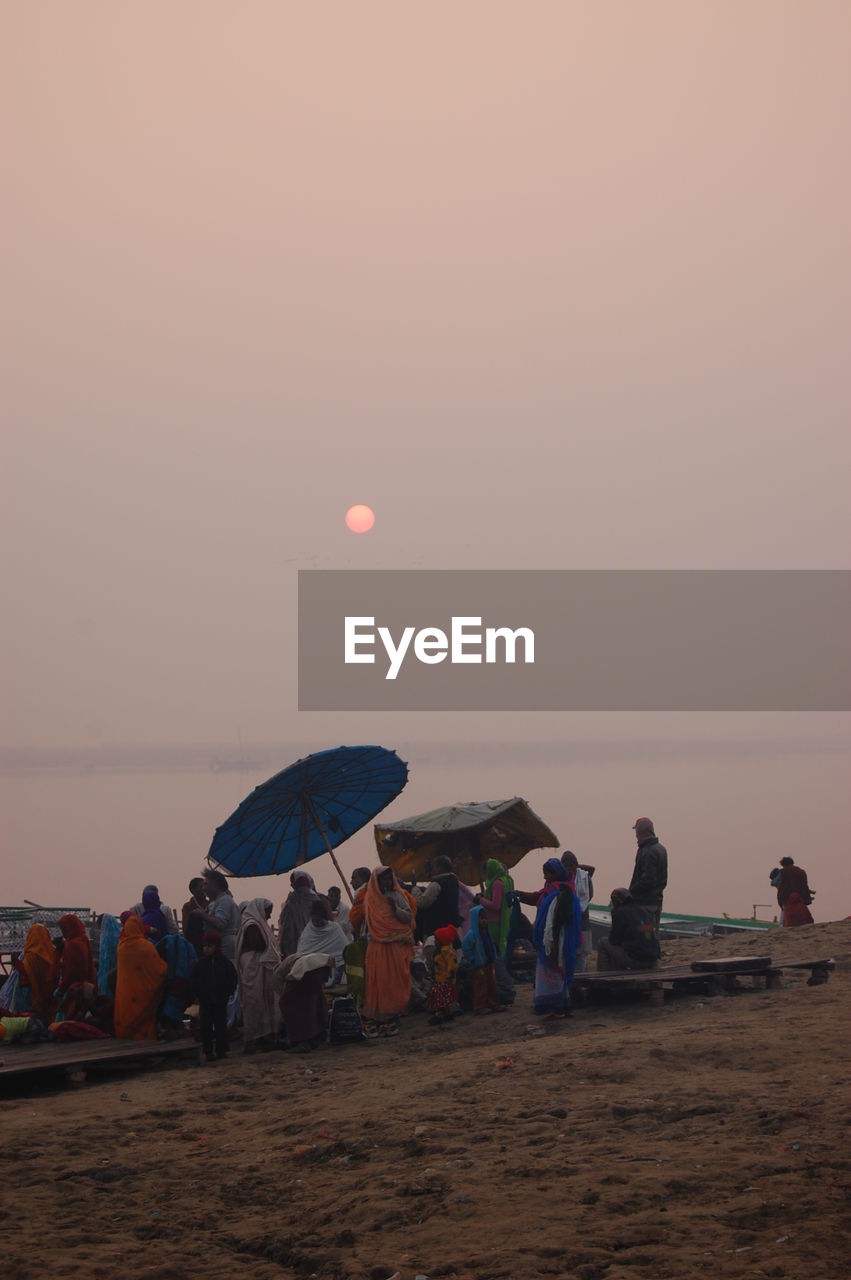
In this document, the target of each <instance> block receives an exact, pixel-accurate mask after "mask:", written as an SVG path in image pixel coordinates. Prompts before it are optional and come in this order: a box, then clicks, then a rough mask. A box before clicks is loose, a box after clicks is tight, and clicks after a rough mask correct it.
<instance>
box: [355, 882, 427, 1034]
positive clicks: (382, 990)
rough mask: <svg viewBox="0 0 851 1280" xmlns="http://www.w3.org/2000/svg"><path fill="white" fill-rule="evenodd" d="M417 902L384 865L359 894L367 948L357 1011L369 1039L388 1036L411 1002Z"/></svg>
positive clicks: (393, 1030)
mask: <svg viewBox="0 0 851 1280" xmlns="http://www.w3.org/2000/svg"><path fill="white" fill-rule="evenodd" d="M416 912H417V908H416V903H415V902H414V899H413V898H412V896H411V895H410V894H409V893H408V892H407V890H405V889H403V888H402V887H401V885H400V884H399V881H398V880H397V879H396V877H395V875H394V874H393V872H392V871H391V870H390V868H389V867H376V868H375V870H374V871H373V873H372V875H371V876H370V878H369V884H368V885H367V886H366V894H365V896H364V924H365V926H366V932H367V937H368V939H369V944H368V946H367V952H366V983H365V990H364V999H363V1007H362V1009H361V1013H362V1014H363V1019H364V1030H365V1032H366V1034H367V1035H368V1036H371V1037H375V1036H393V1035H396V1033H397V1032H398V1030H399V1015H400V1014H402V1013H404V1012H405V1010H406V1009H407V1007H408V1001H409V1000H410V998H411V959H412V957H413V954H414V917H415V916H416Z"/></svg>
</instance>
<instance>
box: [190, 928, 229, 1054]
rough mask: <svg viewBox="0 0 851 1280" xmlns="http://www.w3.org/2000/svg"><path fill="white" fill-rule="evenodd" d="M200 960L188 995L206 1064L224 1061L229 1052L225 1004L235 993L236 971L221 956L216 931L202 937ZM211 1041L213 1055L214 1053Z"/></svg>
mask: <svg viewBox="0 0 851 1280" xmlns="http://www.w3.org/2000/svg"><path fill="white" fill-rule="evenodd" d="M202 952H203V954H202V956H201V958H200V960H197V961H196V962H195V964H194V965H193V966H192V977H191V986H192V995H193V997H194V999H196V1000H197V1001H198V1011H199V1014H200V1016H201V1045H202V1047H203V1049H204V1057H205V1058H206V1059H207V1061H208V1062H212V1061H213V1058H214V1057H215V1058H226V1057H227V1054H228V1050H229V1049H230V1039H229V1037H228V1013H227V1010H228V1000H229V999H230V998H231V996H232V995H233V993H234V991H236V984H237V975H236V969H235V968H234V966H233V965H232V964H231V962H230V960H228V959H226V958H225V956H223V955H222V937H221V934H220V933H219V932H218V931H217V930H216V929H211V930H210V931H209V932H208V933H205V934H204V938H203V946H202ZM214 1041H215V1052H214Z"/></svg>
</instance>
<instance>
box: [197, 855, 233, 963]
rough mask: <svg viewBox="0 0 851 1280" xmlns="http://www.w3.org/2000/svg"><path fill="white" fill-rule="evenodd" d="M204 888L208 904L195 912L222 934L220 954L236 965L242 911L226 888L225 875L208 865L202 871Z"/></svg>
mask: <svg viewBox="0 0 851 1280" xmlns="http://www.w3.org/2000/svg"><path fill="white" fill-rule="evenodd" d="M201 874H202V878H203V880H204V888H205V889H206V890H207V897H208V898H209V899H210V905H209V906H208V907H207V908H206V910H205V909H204V908H203V907H196V908H195V914H196V915H198V916H200V917H201V919H202V920H203V921H204V922H205V923H206V924H207V925H209V926H210V927H211V928H213V929H218V931H219V933H220V934H221V935H222V955H223V956H224V958H225V959H226V960H230V962H231V964H232V965H234V966H235V965H236V937H237V934H238V933H239V930H240V928H241V926H242V912H241V911H240V909H239V907H238V906H237V905H236V903H235V902H234V900H233V894H232V893H231V891H230V889H229V888H228V882H227V877H226V876H223V875H222V873H221V871H216V870H214V868H212V867H208V868H207V870H206V871H203V872H202V873H201Z"/></svg>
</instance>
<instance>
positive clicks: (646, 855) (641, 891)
mask: <svg viewBox="0 0 851 1280" xmlns="http://www.w3.org/2000/svg"><path fill="white" fill-rule="evenodd" d="M632 829H633V831H634V832H635V838H636V840H637V841H638V850H637V852H636V855H635V870H634V871H633V873H632V880H631V881H630V884H629V894H630V897H631V898H632V901H633V902H635V903H638V904H639V906H642V907H649V908H650V909H651V911H652V912H653V913H654V925H655V929H656V936H657V937H658V936H659V925H660V922H661V918H662V894H663V893H664V891H665V886H666V885H667V883H668V851H667V849H666V848H665V846H664V845H663V844H660V842H659V837H658V836H657V835H656V832H655V831H654V829H653V823H652V822H651V821H650V819H649V818H636V820H635V823H634V825H633V828H632Z"/></svg>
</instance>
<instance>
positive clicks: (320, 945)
mask: <svg viewBox="0 0 851 1280" xmlns="http://www.w3.org/2000/svg"><path fill="white" fill-rule="evenodd" d="M348 945H349V939H348V938H347V937H346V935H345V933H344V932H343V929H342V926H341V925H339V924H337V922H336V921H335V920H329V919H328V910H327V908H326V906H325V903H324V902H321V901H319V900H317V901H316V902H314V904H313V906H312V907H311V909H310V922H309V924H306V925H305V926H304V929H303V930H302V933H301V937H300V938H299V940H298V954H299V955H300V956H304V955H328V956H333V957H334V972H333V973H332V975H331V978H330V979H329V985H331V983H333V982H334V981H336V980H337V979H338V978H339V977H340V976H341V974H342V970H343V951H344V950H345V948H346V947H347V946H348Z"/></svg>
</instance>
